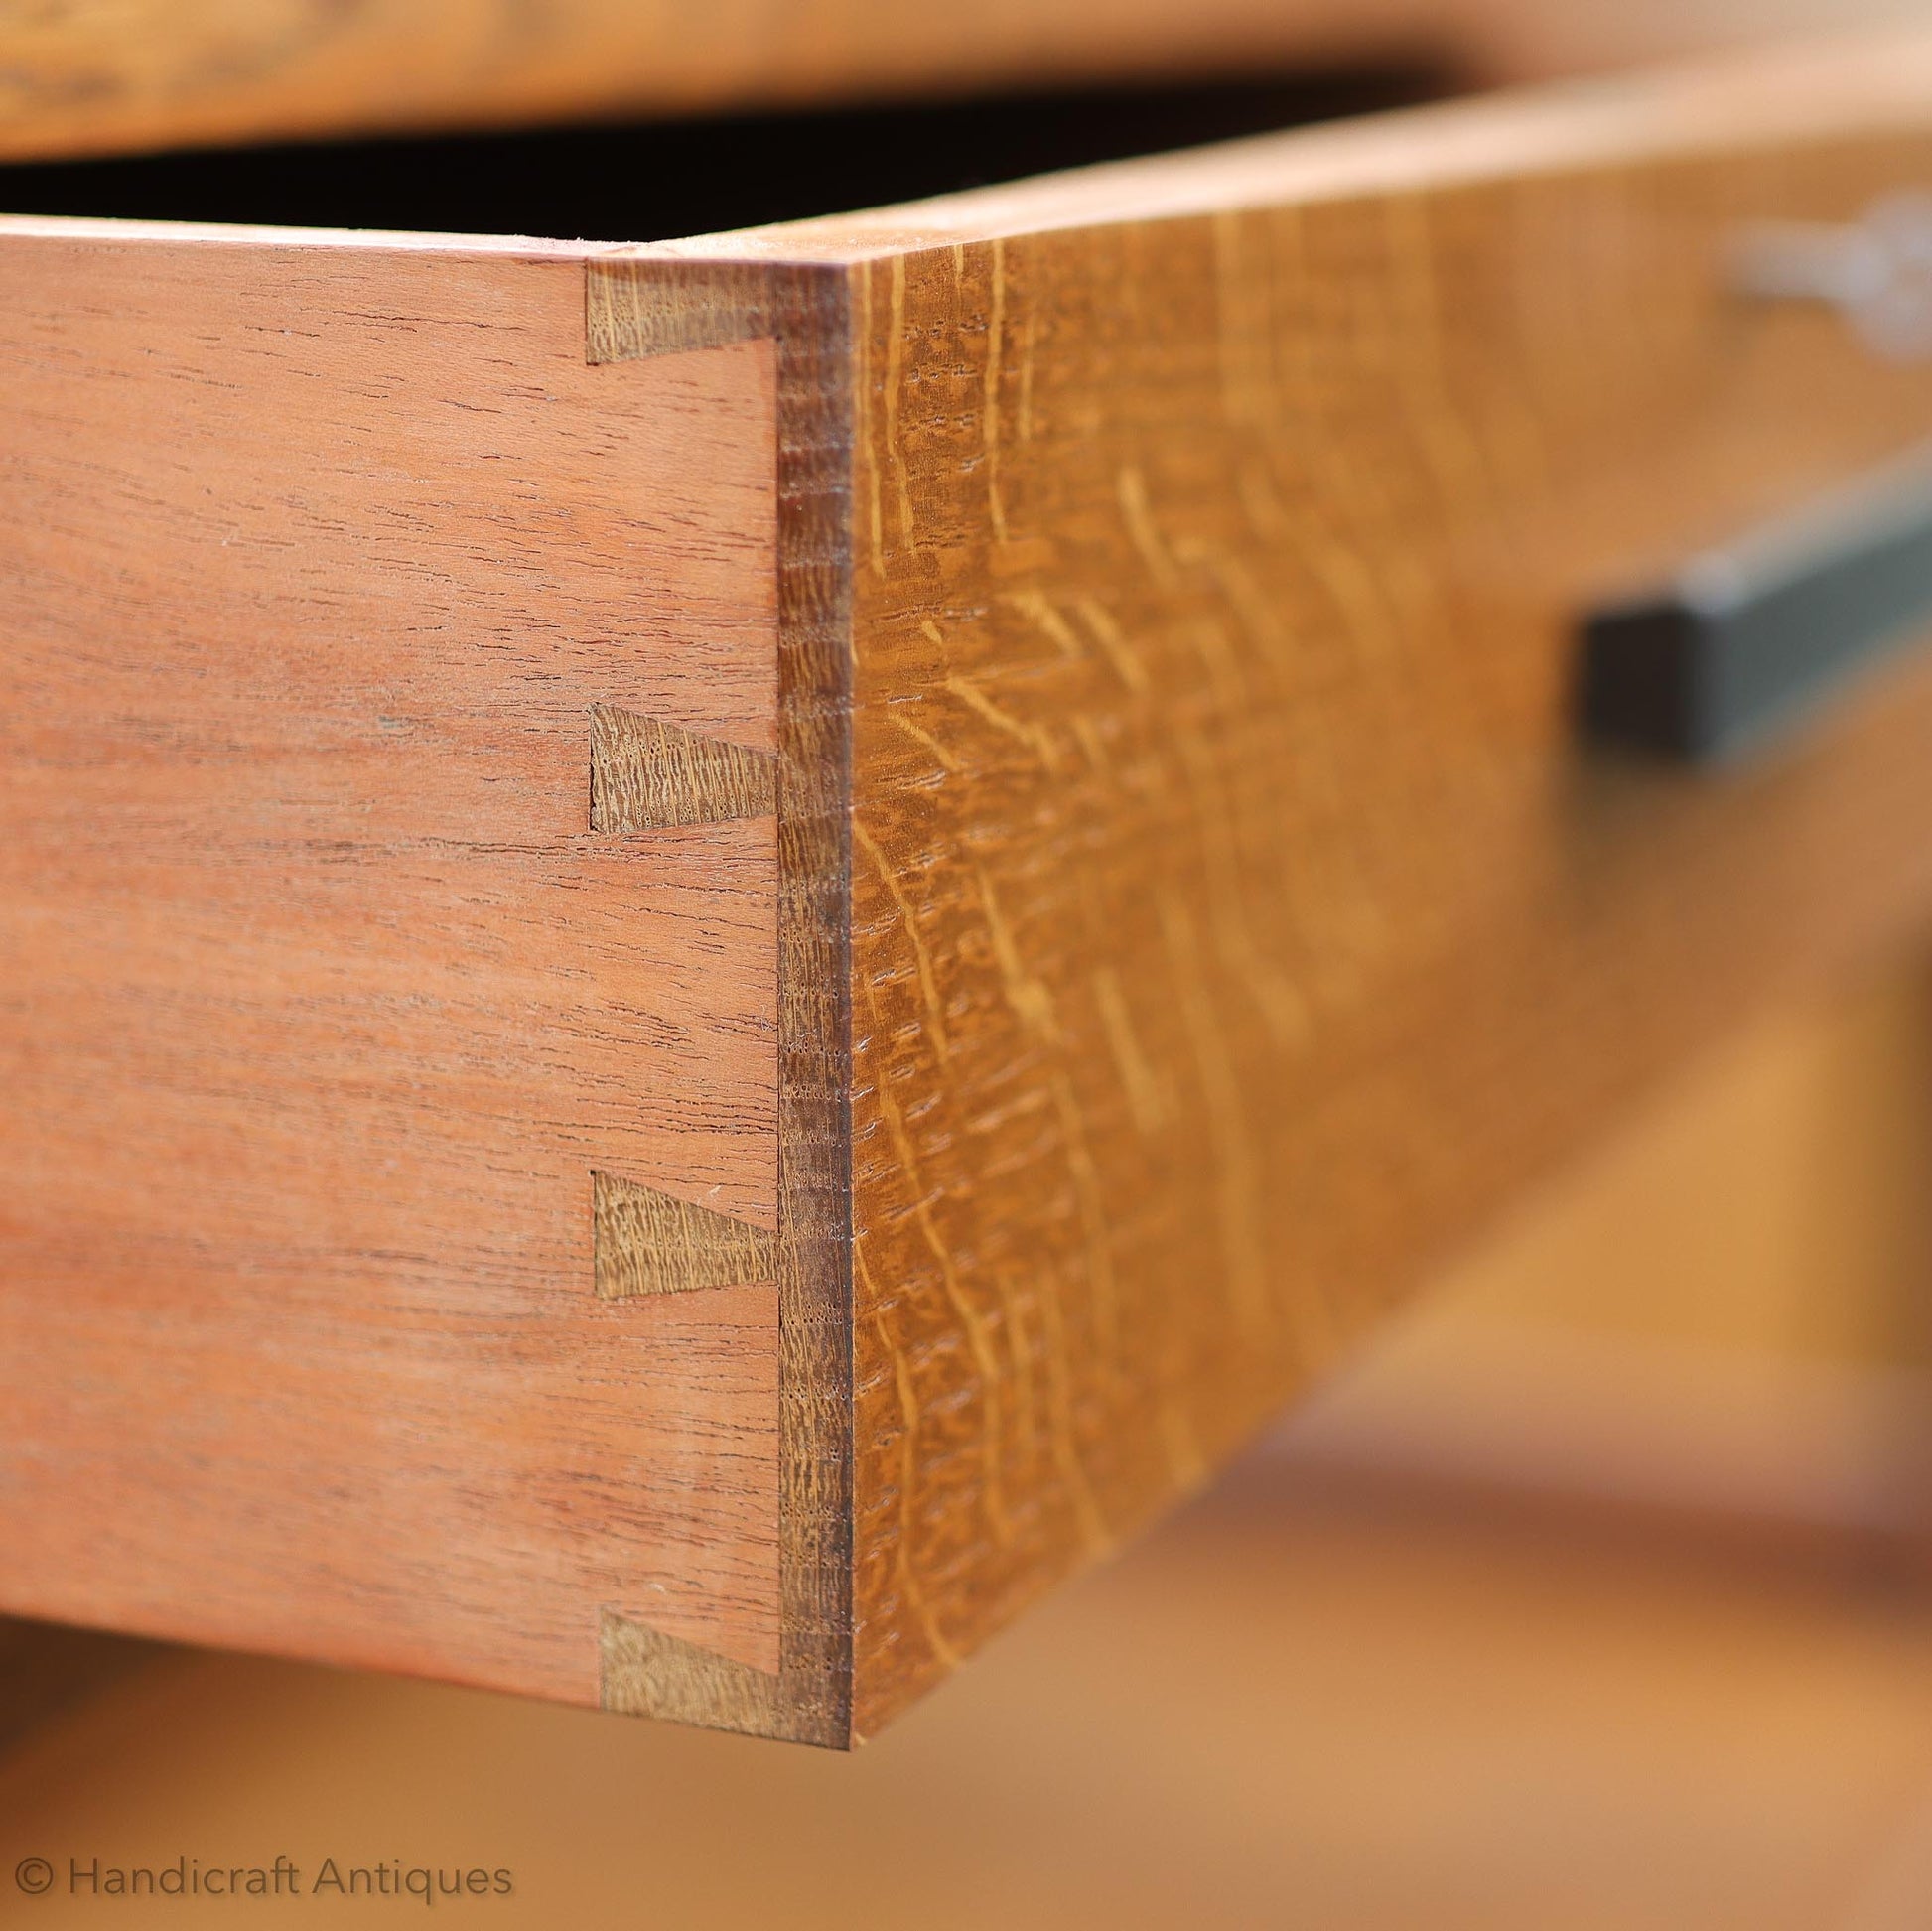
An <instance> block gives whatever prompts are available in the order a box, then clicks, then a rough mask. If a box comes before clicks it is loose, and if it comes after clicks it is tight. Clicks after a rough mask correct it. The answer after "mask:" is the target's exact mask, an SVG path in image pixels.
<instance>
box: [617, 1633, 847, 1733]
mask: <svg viewBox="0 0 1932 1931" xmlns="http://www.w3.org/2000/svg"><path fill="white" fill-rule="evenodd" d="M601 1649H602V1656H603V1671H604V1708H605V1709H606V1710H610V1711H615V1712H617V1713H619V1714H620V1715H622V1716H628V1717H657V1718H661V1719H663V1720H664V1721H666V1722H669V1723H673V1724H696V1725H698V1726H700V1727H701V1728H704V1729H728V1730H736V1731H738V1732H739V1733H740V1734H741V1735H746V1736H783V1735H786V1734H788V1733H789V1724H788V1723H787V1719H786V1703H785V1696H784V1689H783V1682H782V1679H781V1678H780V1677H779V1676H776V1675H774V1674H772V1673H771V1672H770V1671H767V1670H759V1669H753V1668H752V1667H751V1665H749V1664H747V1663H740V1662H738V1661H736V1660H735V1659H733V1658H732V1657H729V1656H719V1655H717V1654H716V1653H715V1652H713V1651H711V1650H708V1649H703V1648H701V1647H700V1646H699V1645H698V1644H696V1643H688V1642H685V1641H683V1640H682V1639H681V1638H679V1637H677V1636H667V1635H665V1634H663V1632H662V1631H660V1630H656V1629H652V1628H651V1627H650V1626H649V1625H648V1624H646V1623H641V1622H637V1621H634V1620H633V1619H632V1618H631V1617H629V1616H625V1615H620V1614H618V1613H617V1612H616V1611H615V1610H611V1609H607V1610H606V1611H605V1612H604V1619H603V1625H602V1630H601ZM804 1740H822V1739H809V1738H808V1739H804Z"/></svg>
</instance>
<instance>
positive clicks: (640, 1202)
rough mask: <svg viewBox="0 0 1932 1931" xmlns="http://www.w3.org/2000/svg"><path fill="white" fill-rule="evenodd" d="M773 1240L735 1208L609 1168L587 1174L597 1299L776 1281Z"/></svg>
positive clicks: (592, 1268)
mask: <svg viewBox="0 0 1932 1931" xmlns="http://www.w3.org/2000/svg"><path fill="white" fill-rule="evenodd" d="M777 1245H778V1243H777V1237H776V1236H775V1235H773V1234H770V1233H767V1232H766V1231H765V1230H764V1228H762V1227H755V1226H754V1225H753V1224H752V1223H751V1222H750V1221H749V1220H740V1219H739V1218H738V1217H737V1216H736V1215H734V1214H729V1213H719V1212H717V1211H716V1210H715V1209H714V1208H711V1207H701V1206H698V1205H696V1204H695V1203H694V1202H692V1201H690V1200H680V1199H678V1198H676V1197H675V1196H674V1195H672V1194H669V1193H660V1192H658V1191H657V1189H656V1188H655V1187H650V1186H639V1185H638V1184H637V1182H636V1181H635V1180H626V1179H621V1178H620V1177H619V1176H618V1175H617V1174H615V1173H597V1172H594V1173H592V1175H591V1253H592V1263H591V1274H592V1280H593V1282H594V1284H595V1286H596V1290H597V1294H598V1296H599V1298H600V1299H602V1300H605V1301H621V1300H624V1299H626V1298H627V1297H629V1296H631V1295H639V1294H686V1293H689V1292H690V1291H691V1290H692V1289H694V1288H741V1287H750V1286H753V1285H755V1284H756V1283H759V1282H765V1281H775V1280H776V1279H777V1278H778V1258H777Z"/></svg>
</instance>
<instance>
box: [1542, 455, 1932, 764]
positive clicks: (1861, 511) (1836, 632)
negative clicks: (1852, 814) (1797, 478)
mask: <svg viewBox="0 0 1932 1931" xmlns="http://www.w3.org/2000/svg"><path fill="white" fill-rule="evenodd" d="M1917 631H1925V632H1928V633H1932V457H1929V456H1928V455H1927V454H1926V453H1925V452H1922V451H1921V452H1919V453H1917V454H1916V455H1914V456H1913V457H1912V458H1911V459H1909V460H1908V461H1906V462H1904V463H1899V464H1894V465H1891V466H1890V467H1888V468H1887V469H1885V470H1883V471H1881V472H1879V473H1877V474H1876V475H1873V476H1870V477H1867V478H1865V479H1863V481H1862V482H1860V483H1856V484H1854V485H1852V486H1851V487H1849V488H1845V489H1841V490H1838V491H1835V492H1834V493H1833V494H1832V495H1831V496H1829V497H1827V498H1824V499H1822V500H1820V501H1817V502H1814V503H1812V504H1811V505H1809V506H1808V507H1807V508H1806V509H1804V510H1802V511H1801V512H1799V513H1798V514H1796V515H1793V516H1788V517H1783V518H1780V519H1779V520H1778V521H1777V522H1775V523H1771V524H1767V525H1765V526H1763V527H1762V528H1760V529H1757V530H1755V531H1753V532H1752V533H1751V534H1750V535H1748V536H1746V537H1744V538H1743V539H1742V540H1741V541H1739V542H1736V543H1733V544H1731V545H1728V546H1727V547H1725V548H1724V549H1719V550H1713V551H1710V552H1708V553H1707V554H1705V555H1704V556H1701V557H1699V558H1697V559H1696V560H1695V561H1694V562H1692V563H1691V564H1690V565H1689V566H1687V567H1686V568H1685V569H1684V570H1683V571H1681V572H1680V573H1679V574H1678V575H1677V576H1676V577H1675V578H1674V579H1673V580H1672V581H1671V582H1669V583H1667V584H1665V585H1664V586H1662V587H1661V588H1659V589H1658V590H1656V591H1655V592H1653V593H1651V594H1649V595H1646V596H1642V597H1639V598H1635V599H1632V600H1630V601H1628V602H1623V603H1618V604H1614V605H1610V606H1607V607H1605V608H1602V609H1599V610H1598V611H1596V612H1595V613H1593V614H1592V615H1591V616H1589V617H1588V618H1587V619H1586V621H1585V623H1584V630H1583V652H1582V655H1583V663H1582V671H1581V677H1580V702H1581V708H1582V714H1583V723H1584V729H1585V731H1586V733H1587V735H1588V736H1590V737H1592V738H1594V739H1597V740H1599V741H1601V742H1605V743H1609V744H1615V745H1623V746H1628V747H1631V748H1634V749H1637V750H1641V751H1647V752H1651V753H1655V754H1658V755H1661V756H1664V757H1668V758H1674V759H1684V760H1687V761H1689V762H1692V763H1720V762H1723V761H1725V759H1730V758H1732V757H1734V756H1736V755H1737V754H1738V753H1740V752H1743V751H1747V750H1749V749H1751V748H1752V747H1753V746H1755V745H1756V744H1758V743H1759V742H1760V741H1762V740H1763V739H1765V738H1766V737H1769V736H1772V735H1775V733H1776V732H1777V731H1778V730H1779V729H1780V728H1781V727H1787V726H1789V725H1791V724H1793V723H1794V722H1796V721H1797V719H1798V718H1799V717H1800V716H1801V715H1802V714H1803V713H1804V712H1805V711H1806V710H1807V709H1808V708H1810V707H1811V706H1813V705H1814V704H1816V703H1817V702H1818V701H1819V700H1820V699H1822V698H1823V697H1824V696H1826V695H1827V694H1828V693H1829V692H1830V691H1831V690H1832V689H1833V688H1834V687H1836V686H1837V685H1839V684H1840V683H1842V682H1843V681H1844V680H1845V679H1846V678H1847V677H1848V676H1849V675H1850V674H1851V673H1853V672H1854V671H1856V670H1858V669H1859V668H1860V667H1862V666H1863V665H1864V664H1866V663H1868V662H1870V661H1871V660H1872V659H1873V658H1875V657H1878V656H1879V655H1881V654H1882V653H1883V652H1884V651H1885V650H1887V649H1889V648H1892V647H1894V646H1896V645H1897V644H1900V643H1903V642H1906V641H1909V640H1910V639H1911V638H1912V636H1913V634H1914V632H1917Z"/></svg>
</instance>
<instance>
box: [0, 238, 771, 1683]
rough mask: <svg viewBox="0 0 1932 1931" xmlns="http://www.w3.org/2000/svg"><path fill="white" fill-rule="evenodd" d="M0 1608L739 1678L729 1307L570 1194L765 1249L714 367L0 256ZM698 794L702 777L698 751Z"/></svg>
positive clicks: (762, 925) (557, 285)
mask: <svg viewBox="0 0 1932 1931" xmlns="http://www.w3.org/2000/svg"><path fill="white" fill-rule="evenodd" d="M0 253H3V254H4V257H5V267H4V272H0V366H4V369H5V382H6V390H7V395H8V408H7V411H6V421H5V424H4V426H0V476H4V478H5V491H6V496H7V501H8V503H9V513H8V515H7V517H6V519H5V521H6V527H5V532H4V534H0V570H3V571H4V575H5V580H6V584H7V596H6V601H5V612H4V618H0V622H4V630H5V649H4V651H3V652H0V772H3V773H4V779H3V788H0V1078H4V1081H5V1084H6V1088H7V1091H8V1096H9V1098H8V1106H7V1108H6V1110H5V1114H4V1118H0V1173H4V1176H5V1183H4V1189H0V1281H3V1282H4V1287H3V1289H0V1328H3V1329H4V1341H0V1387H3V1388H4V1392H3V1393H0V1409H4V1412H5V1414H6V1417H7V1422H6V1428H5V1432H4V1439H0V1471H3V1473H0V1542H4V1544H5V1546H6V1548H7V1551H8V1558H7V1562H6V1565H5V1576H4V1581H0V1596H3V1597H4V1601H5V1606H6V1607H7V1608H9V1609H11V1610H14V1611H18V1612H23V1613H32V1614H39V1615H45V1616H50V1617H66V1618H69V1619H73V1620H78V1621H87V1622H96V1623H104V1624H110V1625H114V1626H118V1627H122V1628H126V1629H132V1630H137V1631H143V1632H149V1633H155V1634H166V1635H170V1636H176V1637H185V1638H190V1639H194V1640H197V1641H204V1642H212V1643H227V1644H232V1645H235V1646H239V1647H260V1646H273V1647H276V1648H279V1649H282V1650H284V1651H285V1652H288V1653H294V1654H302V1655H309V1656H316V1657H322V1658H328V1659H332V1660H335V1661H339V1662H348V1663H358V1664H366V1665H379V1666H383V1667H391V1668H405V1669H411V1670H416V1671H420V1672H424V1673H429V1674H435V1675H444V1676H455V1677H461V1678H465V1679H469V1680H473V1681H478V1682H483V1683H488V1684H492V1685H495V1686H497V1687H501V1688H507V1689H515V1690H521V1691H526V1692H532V1693H537V1694H543V1695H550V1696H558V1697H564V1698H573V1699H578V1700H583V1701H590V1702H595V1701H596V1700H597V1699H598V1697H599V1695H600V1682H601V1664H600V1646H601V1635H600V1631H601V1627H602V1620H603V1617H604V1615H605V1613H606V1611H607V1610H613V1609H617V1610H622V1611H625V1612H628V1613H631V1614H634V1615H637V1616H639V1617H642V1618H645V1619H647V1620H649V1621H650V1622H651V1623H652V1624H653V1625H654V1626H658V1627H661V1628H662V1629H664V1630H665V1631H667V1632H670V1633H673V1634H676V1635H678V1636H681V1637H683V1638H686V1639H688V1640H691V1641H693V1642H698V1643H703V1644H706V1645H708V1646H709V1647H711V1648H712V1649H715V1650H716V1651H718V1652H719V1653H721V1654H723V1655H725V1656H729V1657H732V1658H736V1659H738V1660H740V1661H742V1662H744V1663H745V1664H747V1665H748V1666H766V1667H775V1666H776V1661H777V1653H778V1633H779V1620H780V1614H779V1606H780V1605H779V1601H778V1575H777V1570H778V1547H777V1499H778V1465H777V1425H778V1400H779V1394H778V1347H779V1339H778V1319H777V1293H778V1290H777V1286H776V1283H775V1280H774V1278H773V1276H772V1273H771V1271H770V1270H769V1269H768V1268H767V1269H765V1270H764V1271H763V1273H762V1275H761V1276H760V1275H759V1273H757V1272H753V1273H751V1274H750V1275H749V1276H746V1275H741V1276H740V1277H739V1282H740V1284H738V1285H731V1286H725V1287H718V1288H708V1289H706V1290H705V1291H703V1292H699V1293H687V1294H677V1295H638V1296H630V1297H626V1298H603V1297H600V1296H599V1295H598V1294H596V1293H595V1292H594V1278H593V1273H594V1270H593V1219H594V1213H593V1179H592V1175H593V1172H611V1173H615V1174H621V1175H623V1176H625V1177H626V1178H629V1179H632V1180H635V1181H637V1182H638V1183H640V1184H645V1185H654V1186H656V1187H658V1188H660V1189H664V1190H668V1191H672V1192H674V1193H676V1194H677V1195H678V1196H679V1197H680V1198H681V1199H683V1200H684V1201H686V1202H687V1203H689V1204H690V1205H691V1206H692V1208H693V1210H696V1209H697V1208H700V1207H702V1208H708V1209H709V1210H711V1211H713V1212H714V1213H716V1214H718V1215H719V1216H721V1217H722V1216H727V1215H728V1216H732V1217H733V1218H734V1220H735V1222H736V1223H739V1224H742V1225H744V1226H745V1227H746V1228H747V1230H748V1233H747V1239H748V1241H750V1240H751V1239H752V1238H753V1237H754V1236H757V1235H761V1236H762V1238H764V1239H765V1240H767V1241H768V1239H769V1237H770V1234H769V1230H770V1229H771V1227H772V1225H773V1224H774V1221H775V1217H776V1213H777V1208H778V1188H779V1159H778V1150H777V1135H778V1100H777V1073H778V1065H777V1053H778V1048H777V1037H776V1034H777V1001H778V986H777V963H778V962H777V915H778V905H777V899H778V889H777V851H776V843H777V841H776V834H775V825H774V821H773V818H772V817H771V815H770V813H769V808H768V804H767V806H766V809H765V812H764V815H762V816H756V817H744V818H738V819H733V820H731V821H728V822H721V823H707V824H682V825H674V826H671V827H669V828H662V829H653V830H650V831H647V832H638V831H626V832H623V833H621V834H618V833H604V832H600V831H598V830H596V829H594V828H593V826H592V825H591V823H590V822H589V815H588V807H587V798H588V794H589V790H590V776H591V762H592V759H591V749H590V743H591V734H592V722H591V721H592V717H593V715H594V714H595V712H596V709H597V707H599V706H613V707H617V708H619V709H621V710H622V711H623V712H624V713H626V714H631V715H636V716H642V717H646V718H649V719H652V720H657V721H660V722H661V723H662V724H663V725H664V726H665V727H666V728H668V729H675V730H678V731H682V732H685V733H691V734H703V735H704V736H705V737H707V738H711V737H717V738H721V739H724V740H729V741H732V742H734V743H738V744H743V745H747V746H754V747H756V746H759V745H769V744H770V743H771V741H772V738H773V735H774V732H775V728H776V721H775V710H776V701H777V664H776V642H775V626H776V597H775V585H774V570H773V566H772V558H773V553H774V545H775V541H776V534H775V532H776V514H777V507H776V500H775V490H774V478H773V468H772V446H773V436H774V418H773V389H772V381H771V358H770V354H769V351H768V349H765V348H761V347H759V345H730V346H725V347H721V348H718V349H716V350H710V351H705V352H702V353H697V354H693V355H687V356H681V357H677V358H674V359H671V360H666V361H664V362H660V363H657V364H653V365H650V366H644V365H636V366H632V367H628V368H623V369H607V368H601V367H595V366H592V365H590V364H589V363H588V362H587V361H586V358H585V353H584V334H583V269H582V265H581V261H580V260H578V259H576V258H574V257H572V256H568V255H564V254H561V253H556V252H549V253H545V252H542V251H532V252H530V253H528V254H525V255H517V254H510V253H506V252H500V251H499V252H495V253H488V252H479V251H470V250H464V249H460V248H444V249H442V250H438V251H434V252H431V251H427V250H424V249H422V248H415V249H406V248H405V249H395V248H385V247H384V246H382V245H380V244H369V243H364V244H362V245H361V246H359V247H357V246H343V247H337V248H333V249H331V248H315V247H308V246H303V245H278V244H271V243H262V242H260V241H258V240H257V241H254V242H249V243H243V244H239V245H205V244H202V243H198V242H196V241H193V240H189V239H182V238H172V239H171V238H167V237H156V236H145V235H144V236H141V237H138V238H135V237H123V238H122V239H121V240H120V241H118V242H116V241H111V240H104V239H100V238H91V237H89V236H87V235H85V234H81V235H70V236H65V237H64V236H60V235H56V234H50V233H47V232H45V231H42V232H35V231H32V230H31V229H25V230H20V231H14V232H10V233H8V234H6V235H4V236H0ZM745 755H746V756H748V757H751V756H755V755H756V754H755V753H752V752H747V753H746V754H745Z"/></svg>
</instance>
